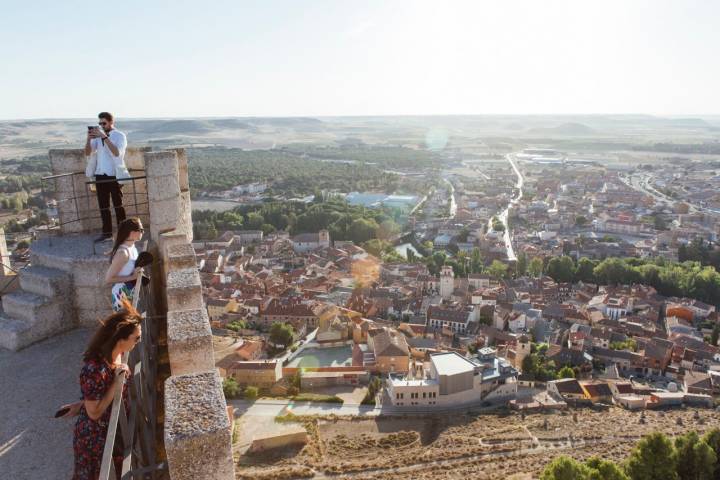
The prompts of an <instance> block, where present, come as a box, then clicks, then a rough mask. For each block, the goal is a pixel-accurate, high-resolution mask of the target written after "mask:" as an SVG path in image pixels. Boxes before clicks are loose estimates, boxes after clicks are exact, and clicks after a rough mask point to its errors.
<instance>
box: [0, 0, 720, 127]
mask: <svg viewBox="0 0 720 480" xmlns="http://www.w3.org/2000/svg"><path fill="white" fill-rule="evenodd" d="M719 24H720V2H718V1H714V0H707V1H689V0H676V1H664V0H648V1H634V0H620V1H613V0H601V1H583V0H571V1H552V0H528V1H512V0H502V1H497V0H492V1H483V0H470V1H467V2H465V1H452V0H442V1H439V0H433V1H427V2H423V1H415V0H412V1H411V0H407V1H392V0H379V1H363V0H353V1H343V0H328V1H320V0H317V1H301V0H288V1H275V0H258V1H253V2H249V1H241V0H229V1H225V0H213V1H212V2H207V1H205V2H200V1H197V2H190V1H179V0H178V1H145V2H140V1H122V2H120V1H116V2H101V1H83V2H76V1H57V0H54V1H45V0H33V1H29V2H20V1H14V0H13V1H10V0H0V60H1V61H2V62H3V64H2V69H1V70H0V118H1V119H14V118H70V117H93V116H95V115H96V114H97V112H98V111H101V110H109V111H112V112H114V113H115V114H116V115H118V116H122V117H177V116H185V117H188V116H248V115H252V116H255V115H257V116H296V115H311V116H321V115H393V114H492V113H512V114H526V113H527V114H539V113H559V114H562V113H649V114H661V115H665V114H668V115H669V114H676V115H701V114H718V113H720V95H718V89H719V87H720V61H718V58H719V56H720V28H718V25H719Z"/></svg>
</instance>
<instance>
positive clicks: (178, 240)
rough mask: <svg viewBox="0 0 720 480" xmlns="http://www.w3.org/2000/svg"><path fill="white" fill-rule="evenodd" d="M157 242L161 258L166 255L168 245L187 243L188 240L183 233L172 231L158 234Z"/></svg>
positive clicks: (168, 248)
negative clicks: (158, 239)
mask: <svg viewBox="0 0 720 480" xmlns="http://www.w3.org/2000/svg"><path fill="white" fill-rule="evenodd" d="M158 243H159V246H160V254H161V255H162V256H163V259H166V258H167V257H168V252H169V250H170V247H172V246H174V245H182V244H185V243H188V240H187V237H186V236H185V234H183V233H180V232H177V231H173V232H168V233H163V234H162V235H160V242H158ZM193 251H194V250H193Z"/></svg>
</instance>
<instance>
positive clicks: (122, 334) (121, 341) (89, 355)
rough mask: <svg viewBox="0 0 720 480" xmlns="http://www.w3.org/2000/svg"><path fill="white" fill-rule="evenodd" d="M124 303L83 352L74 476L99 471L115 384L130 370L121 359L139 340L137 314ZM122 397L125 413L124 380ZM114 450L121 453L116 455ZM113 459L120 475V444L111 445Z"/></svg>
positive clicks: (76, 479) (81, 478)
mask: <svg viewBox="0 0 720 480" xmlns="http://www.w3.org/2000/svg"><path fill="white" fill-rule="evenodd" d="M123 304H124V307H125V308H124V309H123V310H121V311H119V312H116V313H113V314H112V315H110V316H109V317H107V318H106V319H105V320H103V321H102V322H101V325H100V328H99V329H98V330H97V332H95V335H94V336H93V338H92V340H91V341H90V344H89V346H88V348H87V350H86V351H85V354H84V355H83V360H84V361H85V364H84V366H83V368H82V371H81V372H80V391H81V392H82V401H81V402H80V403H79V412H78V419H77V422H76V423H75V435H74V439H73V450H74V451H75V473H74V475H73V480H96V479H97V478H98V476H99V475H100V463H101V460H102V455H103V449H104V448H105V437H106V436H107V432H108V424H109V422H110V412H111V410H112V408H110V406H111V405H112V401H113V396H114V393H115V388H114V387H115V385H116V384H117V382H119V381H120V378H121V377H120V373H121V372H123V371H125V372H127V373H128V375H129V373H130V372H129V369H128V366H127V365H125V364H123V363H122V355H123V354H124V353H125V352H129V351H131V350H132V349H133V348H134V347H135V345H136V344H137V343H138V342H139V341H140V335H141V329H140V315H139V314H138V313H137V311H135V310H134V309H133V308H132V305H130V304H129V303H128V302H126V301H125V302H123ZM123 397H124V400H125V402H123V403H124V405H125V408H126V414H127V413H129V410H128V402H127V383H126V384H124V385H123ZM76 405H78V404H76ZM117 441H118V440H116V443H117ZM116 452H119V453H120V455H116ZM113 461H114V463H115V472H116V474H117V478H118V479H119V478H120V471H121V470H120V467H121V465H122V448H121V446H120V448H116V449H114V451H113Z"/></svg>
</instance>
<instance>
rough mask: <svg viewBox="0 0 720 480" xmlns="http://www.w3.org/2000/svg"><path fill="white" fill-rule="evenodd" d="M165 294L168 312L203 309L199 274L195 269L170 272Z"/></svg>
mask: <svg viewBox="0 0 720 480" xmlns="http://www.w3.org/2000/svg"><path fill="white" fill-rule="evenodd" d="M166 292H167V308H168V311H170V310H192V309H200V308H204V304H203V298H202V285H201V283H200V272H199V271H198V269H197V268H184V269H181V270H170V271H169V272H168V274H167V286H166Z"/></svg>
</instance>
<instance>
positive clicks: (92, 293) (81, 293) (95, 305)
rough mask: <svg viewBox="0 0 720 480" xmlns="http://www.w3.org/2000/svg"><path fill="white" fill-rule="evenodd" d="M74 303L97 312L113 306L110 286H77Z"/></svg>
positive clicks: (78, 307) (80, 307)
mask: <svg viewBox="0 0 720 480" xmlns="http://www.w3.org/2000/svg"><path fill="white" fill-rule="evenodd" d="M73 300H74V305H75V307H76V308H77V309H85V310H93V311H96V312H100V311H105V310H106V309H108V308H112V296H111V294H110V286H105V285H97V286H95V287H79V286H76V287H75V298H74V299H73Z"/></svg>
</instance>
